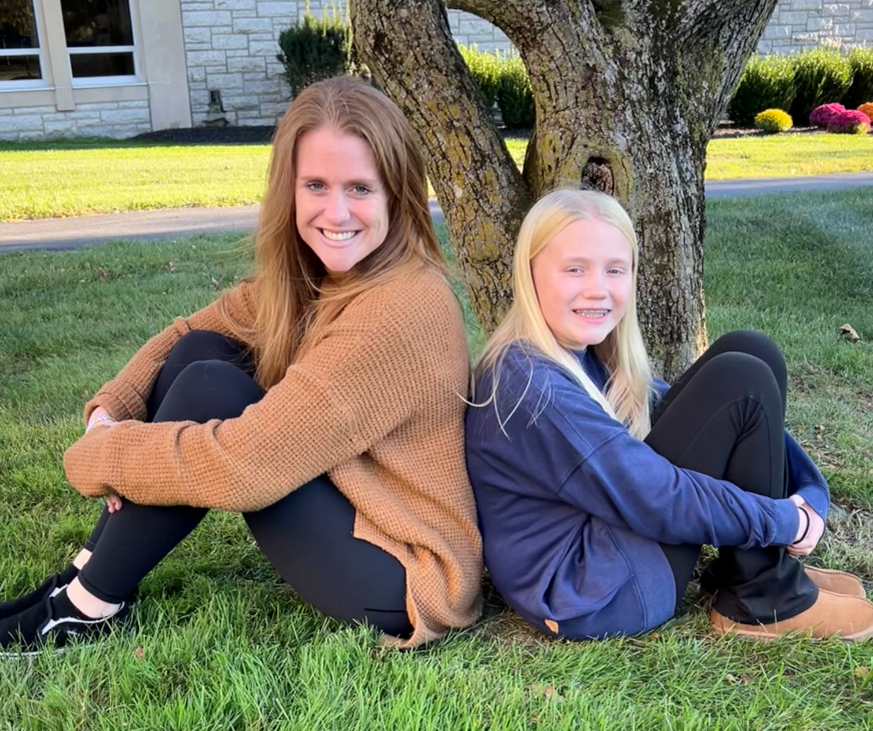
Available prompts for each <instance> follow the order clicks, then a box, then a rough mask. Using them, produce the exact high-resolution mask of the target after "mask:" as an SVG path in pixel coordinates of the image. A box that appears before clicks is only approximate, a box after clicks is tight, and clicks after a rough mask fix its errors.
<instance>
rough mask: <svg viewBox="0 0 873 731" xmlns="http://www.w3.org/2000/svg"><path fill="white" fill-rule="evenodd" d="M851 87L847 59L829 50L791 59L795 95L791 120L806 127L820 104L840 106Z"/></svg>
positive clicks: (850, 72)
mask: <svg viewBox="0 0 873 731" xmlns="http://www.w3.org/2000/svg"><path fill="white" fill-rule="evenodd" d="M851 85H852V66H851V64H850V63H849V59H848V58H847V57H846V56H843V55H842V54H840V52H839V51H835V50H833V49H829V48H815V49H813V50H811V51H803V52H802V53H799V54H798V55H797V56H795V57H794V87H795V90H796V92H797V93H796V94H795V97H794V102H793V103H792V104H791V107H790V108H789V112H790V113H791V116H792V117H794V118H795V119H799V120H802V122H803V123H805V122H806V121H807V120H808V119H809V113H810V112H811V111H812V110H813V109H815V108H816V107H817V106H819V105H820V104H826V103H835V102H841V101H842V99H843V97H844V96H845V94H846V92H847V91H848V90H849V87H850V86H851Z"/></svg>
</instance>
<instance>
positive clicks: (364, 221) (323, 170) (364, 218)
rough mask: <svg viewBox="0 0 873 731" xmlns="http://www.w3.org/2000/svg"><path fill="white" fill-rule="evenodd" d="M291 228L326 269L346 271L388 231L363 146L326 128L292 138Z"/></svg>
mask: <svg viewBox="0 0 873 731" xmlns="http://www.w3.org/2000/svg"><path fill="white" fill-rule="evenodd" d="M296 175H297V179H296V183H295V191H294V196H295V208H296V218H297V231H298V232H299V234H300V237H301V238H302V239H303V241H304V242H305V243H306V245H307V246H309V248H310V249H312V251H313V252H314V253H315V254H316V256H318V258H319V259H321V262H322V263H323V264H324V266H325V268H326V269H327V270H328V271H329V272H347V271H349V270H350V269H351V268H352V267H354V266H355V264H357V263H358V262H359V261H361V260H362V259H364V258H366V257H367V256H369V255H370V254H371V253H373V252H374V251H375V250H376V249H378V248H379V247H380V246H381V245H382V242H384V241H385V237H386V236H387V234H388V199H387V195H386V193H385V186H384V185H383V183H382V180H381V179H380V177H379V171H378V170H377V168H376V159H375V157H374V156H373V151H372V150H371V149H370V147H369V145H368V144H367V143H366V142H364V140H362V139H361V138H360V137H357V136H355V135H347V134H340V133H338V132H337V131H336V130H334V129H332V128H331V127H321V128H319V129H315V130H312V131H310V132H307V133H305V134H304V135H302V136H301V137H300V139H299V140H298V142H297V159H296Z"/></svg>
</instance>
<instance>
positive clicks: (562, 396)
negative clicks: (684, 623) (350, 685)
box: [466, 190, 873, 640]
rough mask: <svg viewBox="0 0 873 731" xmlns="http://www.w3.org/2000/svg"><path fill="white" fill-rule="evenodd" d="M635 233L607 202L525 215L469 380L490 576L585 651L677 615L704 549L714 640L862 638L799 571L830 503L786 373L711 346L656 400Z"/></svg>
mask: <svg viewBox="0 0 873 731" xmlns="http://www.w3.org/2000/svg"><path fill="white" fill-rule="evenodd" d="M637 267H638V254H637V243H636V237H635V234H634V231H633V226H632V224H631V221H630V219H629V217H628V215H627V213H626V212H625V211H624V210H623V209H622V207H621V206H620V205H619V204H618V203H617V202H616V201H615V200H614V199H613V198H610V197H609V196H606V195H603V194H600V193H595V192H582V191H573V190H559V191H555V192H553V193H551V194H549V195H547V196H545V198H543V199H542V200H540V201H539V202H538V203H537V204H536V205H535V206H534V207H533V209H532V210H531V211H530V213H529V214H528V215H527V217H526V218H525V221H524V223H523V225H522V227H521V231H520V233H519V237H518V247H517V249H516V252H515V263H514V280H513V287H514V302H513V305H512V308H511V309H510V311H509V313H508V315H507V316H506V319H505V320H504V321H503V323H502V324H501V325H500V327H499V328H498V329H497V331H496V332H495V333H494V335H493V336H492V338H491V339H490V340H489V342H488V344H487V345H486V347H485V349H484V351H483V353H482V355H481V357H480V359H479V361H478V364H477V366H476V371H475V375H476V389H475V400H476V401H477V402H479V403H481V402H483V401H484V402H485V403H484V405H480V406H479V407H478V408H475V407H474V408H469V409H468V411H467V417H466V419H467V424H466V426H467V465H468V469H469V472H470V478H471V481H472V483H473V489H474V492H475V495H476V502H477V507H478V510H479V522H480V527H481V529H482V535H483V541H484V550H485V563H486V566H487V567H488V570H489V572H490V574H491V577H492V579H493V581H494V584H495V586H496V587H497V589H498V590H499V591H500V593H501V594H502V595H503V597H504V598H505V599H506V601H507V602H508V603H509V604H510V605H511V606H512V607H513V608H514V609H515V610H516V611H518V612H519V613H520V614H521V615H522V616H523V617H524V618H525V619H526V620H527V621H528V622H530V623H531V624H532V625H533V626H534V627H536V628H537V629H540V630H541V631H543V632H546V633H548V634H551V635H556V636H561V637H566V638H573V639H582V638H602V637H607V636H613V635H627V634H634V633H638V632H644V631H646V630H649V629H651V628H652V627H655V626H657V625H659V624H661V623H662V622H664V621H666V620H667V619H669V618H670V617H671V616H673V614H674V613H675V612H676V608H677V606H678V603H679V600H680V599H681V597H682V596H683V594H684V593H685V589H686V586H687V584H688V582H689V580H690V579H691V575H692V571H693V569H694V566H695V562H696V560H697V557H698V553H699V550H700V546H701V544H704V543H707V544H712V545H714V546H720V547H721V549H720V555H719V558H718V559H717V560H716V561H715V562H714V563H713V564H712V566H711V568H710V570H708V571H707V573H706V575H705V576H704V580H703V587H704V588H705V589H706V590H708V591H709V592H710V593H712V594H714V599H713V609H712V613H711V624H712V628H713V630H714V631H715V632H718V633H723V632H727V631H734V632H737V633H739V634H743V635H748V636H751V637H758V638H762V639H763V638H768V639H769V638H772V637H774V636H777V635H780V634H782V633H785V632H788V631H791V630H804V631H810V632H811V633H812V635H813V636H814V637H826V636H832V635H839V636H841V637H843V638H844V639H851V640H860V639H863V638H865V637H869V636H871V635H873V604H871V603H870V602H869V601H867V599H865V598H864V590H863V587H862V586H861V584H860V582H859V581H858V580H857V579H856V578H855V577H853V576H851V575H849V574H843V573H840V572H829V571H823V570H815V569H812V568H806V569H804V567H803V565H802V564H801V563H800V562H799V561H798V560H797V559H796V558H795V556H798V555H804V554H807V553H809V552H810V551H811V550H812V549H813V548H814V547H815V545H816V544H817V542H818V540H819V539H820V538H821V535H822V532H823V531H824V521H825V518H826V514H827V510H828V503H829V493H828V488H827V485H826V483H825V481H824V479H823V478H822V476H821V474H820V473H819V471H818V470H817V469H816V467H815V465H814V464H813V463H812V461H811V460H810V459H809V457H808V456H807V455H806V454H805V453H804V452H803V450H802V449H801V448H800V447H799V446H798V444H797V443H796V442H795V441H794V440H793V439H792V438H791V437H790V436H788V435H787V434H786V433H785V431H784V428H783V420H784V415H785V397H786V382H787V376H786V369H785V364H784V362H783V360H782V357H781V356H780V354H779V352H778V350H777V349H776V347H775V345H774V344H773V343H772V342H771V341H769V340H768V339H767V338H765V337H763V336H762V335H758V334H756V333H750V332H736V333H731V334H729V335H726V336H725V337H723V338H720V339H719V340H718V341H717V342H715V343H714V344H713V345H712V347H711V348H710V349H709V350H708V351H707V352H706V354H704V355H703V356H702V357H701V358H700V359H699V360H698V361H697V362H696V363H695V364H694V365H693V366H692V367H691V368H690V369H689V370H688V372H687V373H685V375H684V376H683V377H682V378H681V379H679V381H678V382H677V383H676V384H675V385H674V386H673V387H672V388H669V387H668V386H667V385H666V384H664V383H661V382H659V381H655V380H653V379H652V377H651V375H650V370H649V363H648V360H647V356H646V351H645V348H644V346H643V341H642V337H641V335H640V329H639V325H638V321H637V313H636V279H637Z"/></svg>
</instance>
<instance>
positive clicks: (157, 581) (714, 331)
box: [0, 191, 873, 731]
mask: <svg viewBox="0 0 873 731" xmlns="http://www.w3.org/2000/svg"><path fill="white" fill-rule="evenodd" d="M871 219H873V199H871V196H870V195H869V193H865V192H863V191H854V192H841V193H836V194H827V195H820V194H817V195H809V196H801V195H793V196H772V197H767V198H761V199H753V200H724V201H717V202H713V203H712V204H710V206H709V216H708V222H709V233H708V237H707V261H706V288H707V318H708V325H709V332H710V337H711V338H712V337H716V336H717V335H718V334H720V333H722V332H724V331H726V330H729V329H734V328H744V327H752V328H758V329H761V330H763V331H765V332H767V333H769V334H771V335H772V336H773V337H774V338H775V339H776V340H777V341H778V342H779V343H780V345H781V346H782V347H783V349H784V351H785V353H786V357H787V360H788V363H789V368H790V372H791V397H790V398H791V404H790V407H789V416H788V419H789V423H790V426H791V428H792V430H793V431H794V432H795V433H796V434H797V436H798V437H799V439H800V441H801V442H802V443H803V444H804V445H805V446H806V447H807V448H808V449H809V450H810V451H811V453H812V454H813V455H814V456H815V457H816V458H817V459H818V460H819V461H820V463H821V464H822V465H823V468H824V471H825V473H826V474H827V476H828V478H829V479H830V480H831V483H832V487H833V491H834V494H835V498H836V500H837V501H838V502H839V503H840V505H841V508H840V509H836V510H834V513H833V515H832V517H831V520H830V528H831V532H830V533H829V535H828V537H827V538H826V540H825V542H824V543H823V545H822V546H821V547H820V548H819V549H818V550H817V551H816V552H815V554H814V555H813V556H812V557H811V561H812V562H814V563H816V564H819V565H823V566H828V567H840V568H846V569H849V570H852V571H855V572H856V573H858V574H859V575H860V576H861V577H862V578H863V579H864V581H865V583H866V586H867V589H868V593H869V592H870V590H871V588H873V469H871V467H873V385H871V384H873V345H871V342H873V307H871V306H870V303H871V302H873V246H871V243H870V239H869V235H868V232H869V223H870V220H871ZM0 261H2V267H0V312H2V316H0V319H2V327H0V518H2V530H0V597H8V596H12V595H16V594H18V593H20V592H22V591H24V590H25V589H27V588H29V587H31V586H33V585H34V584H35V583H36V582H38V581H39V580H41V579H42V578H43V577H44V576H45V575H46V574H48V573H49V572H51V571H55V570H57V569H58V568H60V567H61V566H62V565H63V564H64V562H65V561H67V560H69V559H71V558H72V556H73V555H74V554H75V553H76V552H77V550H78V548H79V547H80V546H81V544H82V541H83V540H84V538H85V537H86V536H87V534H88V531H89V528H90V526H91V525H92V523H93V521H94V520H95V518H96V516H97V514H98V511H99V510H100V505H99V504H98V503H96V502H93V501H86V500H84V499H82V498H80V497H79V496H78V495H77V494H76V493H75V492H73V491H72V490H71V489H70V488H69V487H68V486H67V484H66V483H65V480H64V475H63V471H62V466H61V457H62V454H63V451H64V449H65V447H66V446H68V445H69V444H70V443H72V442H73V441H74V440H75V439H76V438H77V437H78V436H79V435H80V434H81V432H82V423H81V415H80V409H81V406H82V404H83V403H84V401H85V400H86V399H87V398H88V397H89V396H90V394H92V393H93V392H94V390H95V389H96V388H97V387H98V386H99V385H100V384H102V383H103V382H104V381H105V380H107V379H109V378H110V377H112V376H113V375H114V373H115V372H116V371H117V370H118V369H119V368H120V367H121V366H122V364H123V363H124V362H125V361H126V359H127V358H128V357H129V356H130V355H131V354H132V353H133V351H134V350H135V349H136V348H137V346H138V345H139V344H141V343H142V342H143V341H144V340H145V339H146V338H147V337H148V336H149V335H151V334H152V333H154V332H156V331H157V330H158V329H159V328H160V327H161V326H162V325H163V324H164V323H166V322H168V321H169V320H170V319H171V318H172V317H173V316H175V315H178V314H181V313H186V312H189V311H191V310H193V309H195V308H197V307H199V306H201V305H203V304H205V303H207V302H208V301H210V300H211V299H213V298H214V297H215V296H216V291H215V286H214V285H213V284H212V280H213V279H215V280H216V281H217V282H219V285H220V287H226V286H230V285H231V284H232V283H233V282H234V281H235V280H236V279H237V278H239V277H241V276H243V275H244V274H245V273H246V272H247V271H248V268H249V262H250V257H249V254H248V253H247V252H245V251H242V250H241V249H240V248H239V247H238V245H237V242H235V241H234V240H232V239H229V238H226V237H225V238H189V239H183V240H179V241H175V242H156V243H152V244H149V245H147V246H143V245H134V244H125V243H118V244H111V245H108V246H103V247H99V248H90V249H82V250H78V251H72V252H58V253H38V252H30V253H18V254H9V255H5V256H3V257H2V258H0ZM845 322H850V323H851V324H852V325H853V326H854V327H855V328H856V329H857V330H858V332H859V333H860V334H861V336H862V338H863V341H862V342H861V343H859V344H856V345H851V344H849V343H847V342H845V341H843V340H842V339H841V338H840V336H839V334H838V329H839V326H840V325H842V324H843V323H845ZM468 324H469V329H470V337H471V340H472V341H474V342H475V341H477V340H478V334H477V332H476V328H475V326H474V325H473V323H472V319H470V318H468ZM121 728H129V729H186V730H187V729H203V730H204V731H206V730H209V731H212V730H213V729H258V730H266V729H271V730H272V729H280V728H281V729H300V730H301V731H312V730H313V729H346V730H348V731H351V730H353V729H380V730H381V729H397V730H398V731H408V730H410V729H422V730H424V729H433V730H434V731H446V730H449V729H452V730H454V729H482V730H485V729H501V731H503V730H504V729H509V730H511V729H518V730H522V729H548V730H549V731H552V730H553V729H608V730H610V731H613V730H614V729H638V730H641V729H652V730H653V731H654V730H658V731H660V730H661V729H676V730H678V729H687V730H689V731H691V730H694V731H697V730H699V729H722V730H728V729H732V730H736V731H748V729H755V730H756V731H769V730H775V729H786V730H788V729H790V730H791V731H805V730H808V731H812V730H813V729H828V730H829V731H830V730H834V729H847V730H848V729H851V730H852V731H857V730H858V729H871V728H873V642H866V643H864V644H860V645H847V644H842V643H840V642H837V641H827V642H821V643H817V644H814V645H813V644H811V643H809V642H807V641H804V640H803V639H798V638H789V639H784V640H781V641H779V642H776V643H773V644H766V645H765V644H755V643H752V642H746V641H741V640H734V639H725V638H720V639H719V638H715V637H712V636H710V635H709V634H708V632H707V620H706V613H705V609H704V607H703V605H702V603H701V602H700V600H698V598H697V596H696V595H695V594H694V592H693V591H690V592H689V594H688V596H687V597H686V605H685V607H684V608H683V611H682V612H681V614H680V616H679V617H678V618H677V619H675V620H673V621H671V622H670V623H668V624H667V625H666V626H664V627H662V628H659V629H658V630H657V631H655V632H653V633H650V634H649V635H646V636H642V637H634V638H627V639H621V640H610V641H605V642H591V643H568V642H558V641H552V640H549V639H546V638H544V637H542V636H540V635H538V634H537V633H535V632H534V631H533V630H531V629H529V628H527V627H526V626H525V624H524V623H523V622H521V621H520V620H519V619H517V618H516V617H515V616H514V615H513V614H512V613H511V612H510V611H509V610H508V609H506V607H505V606H504V605H503V604H501V603H500V601H499V600H498V599H497V598H496V597H495V596H493V594H489V596H488V601H487V608H486V614H485V617H484V619H483V620H482V621H481V622H480V623H479V624H478V625H476V626H475V627H473V628H471V629H469V630H466V631H462V632H456V633H453V634H451V635H450V636H449V637H448V638H447V639H446V640H444V641H442V642H439V643H435V644H433V645H431V646H428V647H426V648H424V649H422V650H420V651H416V652H411V653H399V652H396V651H391V650H385V649H382V648H381V647H380V646H378V644H377V639H376V637H375V635H374V634H373V633H371V632H370V631H368V630H366V629H362V628H347V627H343V626H342V625H340V624H339V623H338V622H335V621H331V620H325V619H324V618H322V617H320V616H319V615H318V614H317V613H316V612H315V611H313V610H311V609H310V608H308V607H307V606H305V605H303V604H302V603H301V602H300V601H299V600H297V599H296V598H295V595H294V593H293V592H292V591H291V590H290V589H289V588H288V587H287V586H286V585H284V584H282V583H281V582H280V581H279V580H278V579H277V577H276V575H275V573H274V572H273V570H272V569H271V567H270V566H269V565H268V564H267V562H266V561H265V559H263V558H262V557H261V555H260V554H259V553H258V551H257V550H256V548H255V546H254V545H253V543H252V541H251V539H250V538H249V536H248V534H247V531H246V529H245V527H244V523H243V521H242V520H241V519H240V517H239V516H237V515H230V514H219V513H212V514H210V515H209V516H207V518H206V520H205V521H204V523H203V525H201V526H200V527H199V528H198V530H197V531H196V532H195V533H194V535H192V536H191V538H190V539H189V540H187V541H185V542H184V543H183V544H182V545H181V546H180V547H179V548H178V549H177V550H176V551H175V552H174V553H173V554H171V556H169V557H168V558H167V559H166V560H165V561H164V562H163V563H162V564H161V565H160V566H159V567H158V568H157V569H156V570H155V571H154V572H153V573H152V574H151V575H150V576H149V577H148V578H147V579H146V580H145V581H144V582H143V585H142V587H141V601H140V602H139V603H138V605H137V606H136V608H135V612H134V617H133V621H132V623H131V625H130V629H129V631H123V632H120V633H118V634H117V635H115V636H113V637H112V638H111V639H109V640H107V641H105V642H103V643H102V644H100V645H98V646H94V647H74V648H71V649H69V650H68V651H67V652H66V653H65V654H63V655H58V656H56V655H53V654H45V655H41V656H39V657H37V658H35V659H33V660H17V661H8V660H7V661H0V729H34V730H36V729H46V730H52V731H53V730H55V729H89V730H90V729H106V730H107V731H109V730H112V731H115V730H116V729H121Z"/></svg>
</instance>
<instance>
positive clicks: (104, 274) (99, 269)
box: [97, 267, 109, 280]
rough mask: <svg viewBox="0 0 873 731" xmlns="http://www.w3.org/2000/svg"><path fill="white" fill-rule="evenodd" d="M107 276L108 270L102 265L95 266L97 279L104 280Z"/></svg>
mask: <svg viewBox="0 0 873 731" xmlns="http://www.w3.org/2000/svg"><path fill="white" fill-rule="evenodd" d="M108 277H109V272H108V271H106V269H104V268H103V267H97V279H100V280H104V279H106V278H108Z"/></svg>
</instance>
